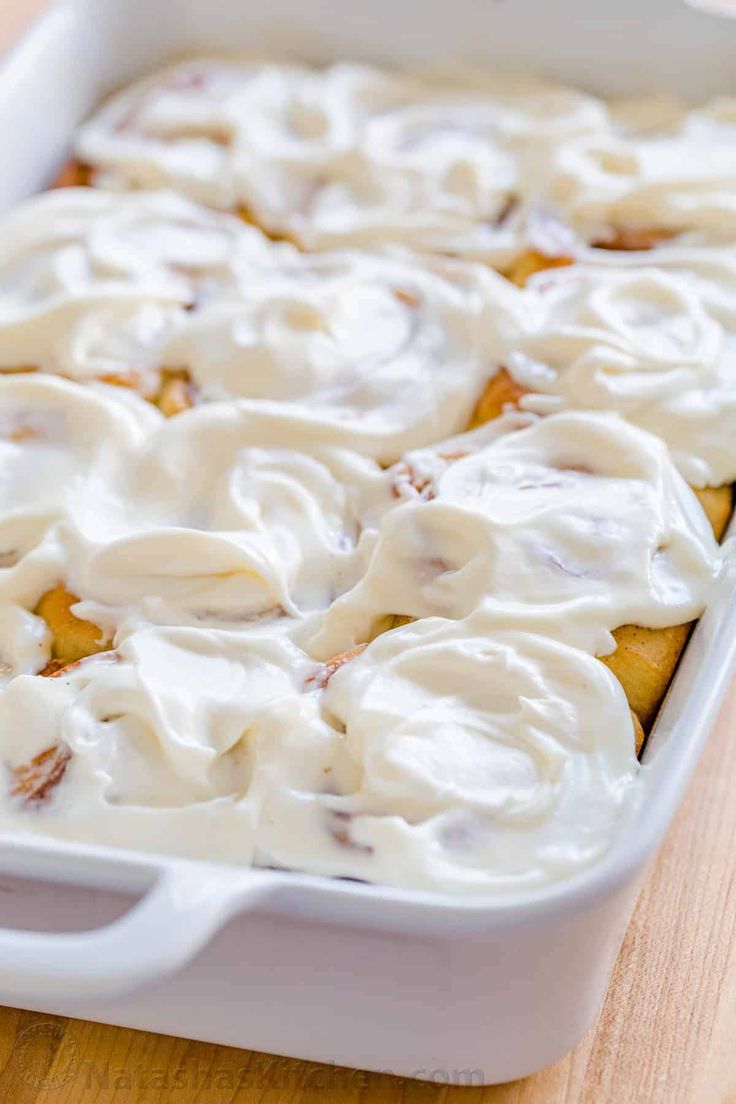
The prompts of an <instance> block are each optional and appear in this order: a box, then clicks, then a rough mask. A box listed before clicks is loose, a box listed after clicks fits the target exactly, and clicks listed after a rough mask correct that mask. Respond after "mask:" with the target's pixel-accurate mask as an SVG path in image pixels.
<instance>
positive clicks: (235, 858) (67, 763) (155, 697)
mask: <svg viewBox="0 0 736 1104" xmlns="http://www.w3.org/2000/svg"><path fill="white" fill-rule="evenodd" d="M312 666H313V664H310V662H309V660H308V659H306V657H305V656H304V655H303V654H302V653H300V652H299V651H298V650H297V649H296V648H295V647H294V646H293V645H291V644H289V642H288V640H286V639H285V638H283V637H282V638H276V637H273V636H268V635H261V636H258V635H257V634H250V635H248V636H247V637H244V636H242V635H240V634H236V633H227V632H214V631H203V630H191V629H186V628H170V629H163V628H151V629H148V630H145V631H139V632H136V633H134V634H133V635H131V636H130V637H128V638H127V639H125V640H123V641H121V642H120V643H119V644H118V647H117V650H116V652H115V653H113V655H112V658H111V657H110V655H109V654H108V655H107V656H97V657H94V658H92V659H89V660H86V661H85V662H84V663H83V664H81V665H80V666H79V667H78V668H77V669H75V670H71V671H69V672H68V673H67V674H66V675H65V677H64V678H63V679H47V678H38V677H35V678H34V677H30V676H26V675H21V676H19V677H18V678H16V679H14V680H13V682H12V683H10V685H9V686H8V687H7V688H6V689H5V690H4V692H3V693H2V694H1V695H0V758H1V759H2V761H3V763H4V773H5V775H6V785H5V786H3V788H2V797H1V798H0V825H2V828H3V830H11V831H14V832H20V833H24V832H41V833H45V834H47V833H51V834H52V835H54V836H56V837H57V838H62V839H71V840H77V841H84V842H92V843H96V844H100V843H108V844H112V845H114V846H125V847H133V848H135V849H138V850H147V851H148V850H161V849H163V850H165V851H167V852H169V853H174V854H181V855H188V856H193V857H199V858H206V859H208V860H213V859H217V860H220V861H231V862H245V863H248V862H251V861H253V852H254V844H255V837H256V827H257V826H256V823H255V820H256V818H255V816H254V809H255V808H256V803H255V802H249V801H248V799H247V794H248V789H249V779H250V775H251V773H252V771H253V769H254V765H255V759H254V756H255V754H256V734H257V733H258V732H259V731H260V729H261V727H262V726H265V725H266V724H267V719H268V714H269V710H270V709H271V708H272V706H274V705H278V706H279V707H280V708H283V702H284V701H288V700H291V699H292V698H295V697H296V696H297V694H298V695H299V697H300V698H301V697H304V695H301V693H300V691H299V688H300V686H301V684H302V683H303V681H304V678H305V675H306V674H307V673H308V672H309V670H310V667H312ZM302 743H303V756H302V757H301V758H299V759H298V760H297V763H298V770H299V774H300V776H301V779H302V782H303V784H304V785H306V786H307V787H316V786H317V785H318V784H319V783H320V779H321V778H324V773H323V768H324V766H325V763H328V762H329V758H327V757H326V755H325V754H320V753H319V748H318V749H317V750H316V751H315V750H314V749H311V750H310V744H309V738H308V734H307V733H306V732H305V736H304V739H303V741H302ZM54 755H55V756H56V757H57V758H56V769H55V770H54V772H53V773H50V771H49V767H48V763H49V759H51V762H52V763H53V758H52V757H53V756H54ZM310 755H311V758H310ZM293 772H294V767H292V774H293ZM36 775H37V777H36Z"/></svg>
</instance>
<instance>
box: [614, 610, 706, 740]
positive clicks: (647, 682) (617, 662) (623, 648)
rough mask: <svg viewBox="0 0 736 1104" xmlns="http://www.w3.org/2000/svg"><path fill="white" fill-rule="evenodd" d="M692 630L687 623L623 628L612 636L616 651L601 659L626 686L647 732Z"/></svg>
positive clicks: (630, 701) (627, 696) (626, 691)
mask: <svg viewBox="0 0 736 1104" xmlns="http://www.w3.org/2000/svg"><path fill="white" fill-rule="evenodd" d="M691 627H692V625H691V624H687V625H670V626H668V627H667V628H665V629H647V628H644V627H643V626H641V625H622V626H621V628H620V629H616V630H615V632H614V634H613V635H614V638H615V640H616V650H615V652H612V653H611V655H607V656H600V657H599V658H600V660H601V663H605V665H606V667H608V669H609V670H610V671H612V672H613V674H614V675H615V676H616V678H617V679H618V681H619V682H620V683H621V685H622V686H623V688H624V693H625V694H626V698H627V700H628V703H629V705H630V707H631V708H632V709H633V711H634V712H635V713H636V714H637V716H638V717H639V720H640V721H641V724H642V727H643V729H644V731H645V732H648V731H649V729H650V728H651V726H652V724H653V722H654V718H655V717H656V715H657V711H658V710H659V707H660V705H661V704H662V699H663V698H664V695H665V693H666V692H667V687H668V686H669V684H670V681H671V679H672V676H673V674H674V673H675V668H676V666H677V661H678V660H679V658H680V655H681V653H682V649H683V648H684V647H685V643H686V642H687V638H688V636H689V635H690V629H691Z"/></svg>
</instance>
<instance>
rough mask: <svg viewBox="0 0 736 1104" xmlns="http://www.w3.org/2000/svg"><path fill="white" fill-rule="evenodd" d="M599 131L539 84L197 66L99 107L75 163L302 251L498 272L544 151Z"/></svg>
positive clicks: (582, 100)
mask: <svg viewBox="0 0 736 1104" xmlns="http://www.w3.org/2000/svg"><path fill="white" fill-rule="evenodd" d="M604 120H605V110H604V108H603V105H601V104H599V103H597V102H596V101H595V100H594V99H593V98H592V97H590V96H586V95H584V94H582V93H579V92H575V91H573V90H572V89H568V88H564V87H562V86H559V85H554V84H552V83H548V82H543V81H535V80H521V79H508V78H507V79H500V80H494V79H491V78H489V77H486V76H483V75H481V74H475V75H474V76H473V77H472V78H471V77H469V76H468V75H467V74H465V75H464V77H463V79H459V78H458V77H457V76H456V75H454V74H450V73H440V72H436V73H432V74H418V73H417V74H399V73H395V72H389V71H380V70H377V69H374V68H370V67H367V66H362V65H348V64H340V65H336V66H330V67H328V68H326V69H324V70H312V69H306V68H303V67H297V66H290V65H278V64H273V63H269V62H263V61H261V62H259V61H248V60H244V61H240V62H238V61H229V60H224V59H217V58H209V59H207V58H205V59H199V60H196V61H192V62H184V63H182V64H179V65H177V66H174V67H172V68H170V69H168V70H165V71H164V72H163V73H159V74H156V75H154V76H153V77H149V78H146V79H145V80H144V81H142V82H141V83H139V84H137V85H134V86H133V87H132V88H128V89H125V90H124V91H123V92H122V93H120V94H119V95H117V96H115V97H113V98H112V99H111V100H110V101H109V102H108V103H107V104H106V105H105V106H104V107H103V108H102V109H101V110H100V111H99V112H98V113H97V114H95V115H94V116H93V117H92V118H91V119H90V120H89V121H88V122H87V123H86V124H85V125H84V126H83V127H82V128H81V129H80V132H79V135H78V139H77V144H76V153H77V155H78V156H79V157H80V158H81V159H82V160H83V161H85V162H88V163H89V164H90V165H92V166H94V167H95V169H96V170H98V177H97V179H98V181H99V183H100V184H101V185H103V186H104V187H110V188H123V189H125V188H131V187H144V188H151V187H161V186H163V185H166V186H171V187H174V188H177V189H180V190H182V191H183V192H184V193H185V194H187V195H189V196H191V197H192V198H194V199H197V200H198V201H200V202H203V203H207V204H210V205H212V206H215V207H220V208H224V209H227V210H236V209H238V208H246V209H247V210H248V211H250V212H251V213H252V214H253V215H254V216H255V217H256V219H257V221H258V222H259V223H260V224H261V225H263V226H264V227H265V228H267V229H268V230H269V231H271V232H276V233H285V234H287V235H289V236H290V237H292V238H294V239H295V240H297V241H298V242H299V243H300V244H301V245H302V246H304V247H305V248H307V249H325V248H334V247H335V246H336V245H340V246H345V245H350V246H354V245H366V244H375V243H376V242H381V243H382V242H386V241H392V242H396V243H401V244H405V245H410V246H412V247H413V248H421V249H427V250H432V251H439V252H450V253H457V254H459V255H462V256H465V257H473V258H477V259H483V260H487V261H488V260H490V261H492V262H493V263H502V262H503V261H504V260H509V259H510V258H512V257H513V255H514V254H515V253H516V252H517V251H518V249H519V248H520V247H521V246H522V245H523V244H524V242H525V241H526V239H527V226H526V218H525V214H524V211H523V210H522V208H525V207H526V206H527V205H528V203H529V202H530V201H531V199H532V196H533V197H534V198H537V193H539V194H540V195H541V194H543V189H541V187H535V186H533V185H537V184H539V185H541V184H542V182H543V179H544V178H543V175H542V168H541V166H542V165H543V164H544V160H545V158H544V151H545V150H546V149H547V148H548V147H549V146H550V145H551V144H553V143H554V142H555V141H563V140H565V139H567V138H569V137H571V136H574V135H579V134H587V133H588V132H591V131H592V132H593V133H595V132H597V131H598V130H599V129H600V128H601V126H603V125H604ZM520 197H521V198H522V203H521V204H519V202H518V200H519V198H520ZM517 207H520V210H518V211H517ZM511 215H513V217H509V216H511Z"/></svg>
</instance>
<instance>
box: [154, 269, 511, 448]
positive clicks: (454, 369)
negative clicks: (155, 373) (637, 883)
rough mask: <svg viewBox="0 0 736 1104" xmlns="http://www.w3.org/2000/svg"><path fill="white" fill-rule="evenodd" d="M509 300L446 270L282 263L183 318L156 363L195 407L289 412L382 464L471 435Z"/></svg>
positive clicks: (491, 278) (507, 319)
mask: <svg viewBox="0 0 736 1104" xmlns="http://www.w3.org/2000/svg"><path fill="white" fill-rule="evenodd" d="M513 291H514V289H513V288H510V287H509V285H508V284H507V282H506V281H504V280H503V279H501V277H498V276H496V275H495V274H494V273H491V272H489V271H487V270H485V269H483V268H480V267H478V268H476V267H474V266H469V265H463V264H458V263H454V262H450V261H445V260H437V261H435V262H433V261H428V262H426V263H424V262H422V261H419V260H415V259H412V258H410V257H409V256H404V255H401V256H392V257H374V256H371V255H369V254H361V253H345V254H339V253H338V254H323V255H321V256H317V257H304V256H291V257H289V258H288V259H287V258H286V257H283V258H282V262H281V263H279V264H277V265H274V266H273V267H272V268H271V269H268V270H264V269H260V270H258V273H257V279H255V278H254V274H253V271H252V270H251V271H248V272H247V273H245V274H244V276H243V278H242V279H241V281H240V283H239V286H238V288H237V291H236V294H235V295H234V296H230V297H228V296H227V295H222V296H219V297H216V298H215V299H213V300H210V301H209V302H207V303H205V304H204V305H203V306H202V308H201V309H199V310H195V311H193V312H191V313H190V314H189V315H188V316H187V317H186V319H184V320H183V322H182V324H181V325H180V326H179V327H177V329H176V331H174V332H173V333H172V335H171V337H170V339H169V340H168V342H166V343H165V344H164V347H163V348H162V352H161V356H162V358H163V363H165V364H170V365H183V366H185V367H186V368H187V370H188V372H189V373H190V375H191V378H192V380H193V382H194V383H195V385H196V386H197V387H198V388H199V390H200V392H201V395H202V397H203V398H204V399H225V398H233V397H235V398H243V399H248V400H255V401H256V402H257V403H259V404H263V403H266V404H267V405H268V409H270V410H274V409H276V405H275V404H278V406H279V407H281V406H282V404H288V406H289V407H290V408H291V409H292V412H293V413H292V416H293V417H295V418H298V419H300V420H308V421H310V422H314V421H318V422H319V423H320V424H321V425H322V426H323V434H324V436H325V438H326V439H328V440H335V441H340V442H342V443H343V444H345V445H347V446H349V447H350V448H353V449H355V450H357V451H360V452H364V453H368V454H370V455H373V456H375V457H376V458H377V459H379V460H380V461H382V462H384V463H390V462H392V461H393V460H396V459H397V458H398V457H399V456H401V454H402V453H403V452H404V451H405V450H406V449H407V448H413V447H417V446H420V445H423V444H428V443H429V442H431V441H435V440H437V439H440V438H442V437H446V436H448V435H449V434H451V433H456V432H458V431H459V430H461V429H464V428H465V426H466V425H467V424H468V421H469V419H470V415H471V412H472V409H473V406H474V403H475V401H476V399H477V397H478V394H479V392H480V390H481V389H482V386H483V381H484V380H485V378H486V377H487V375H488V373H489V370H491V369H492V368H493V366H494V365H495V363H496V361H495V356H496V355H497V354H498V352H499V351H500V349H501V348H502V347H503V343H502V342H503V335H505V334H506V333H507V332H510V331H511V329H512V325H513V324H515V321H516V314H515V312H516V310H518V303H517V300H516V298H515V297H514V295H513ZM514 328H515V325H514Z"/></svg>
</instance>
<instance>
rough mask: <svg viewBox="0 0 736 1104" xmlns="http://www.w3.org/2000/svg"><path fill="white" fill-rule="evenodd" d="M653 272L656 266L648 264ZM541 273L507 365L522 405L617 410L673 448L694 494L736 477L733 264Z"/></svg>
mask: <svg viewBox="0 0 736 1104" xmlns="http://www.w3.org/2000/svg"><path fill="white" fill-rule="evenodd" d="M651 262H653V264H654V265H656V267H653V265H652V263H651ZM651 262H650V261H649V260H648V259H647V255H646V254H639V255H638V256H634V255H631V256H629V257H628V258H627V259H626V260H624V261H621V262H619V263H617V264H616V265H615V266H614V265H612V264H611V265H608V266H606V265H601V264H580V265H575V266H573V267H572V268H568V269H557V270H556V271H554V272H550V273H542V274H540V275H539V276H537V277H535V278H534V279H533V280H532V281H531V283H530V285H529V287H528V288H527V289H526V290H525V291H524V292H523V297H524V298H525V299H526V300H527V304H528V306H527V309H525V310H523V311H521V312H520V314H519V317H520V318H522V319H523V324H522V327H521V330H520V331H519V332H517V334H516V335H515V336H514V337H513V338H512V340H511V341H510V342H509V347H508V350H507V352H506V357H505V362H506V363H507V365H508V368H509V370H510V371H511V373H512V375H513V376H514V378H515V379H516V380H517V382H518V383H520V384H521V385H522V386H523V387H525V388H527V389H528V390H530V391H531V392H536V393H535V394H530V395H526V396H525V397H524V399H523V400H522V406H523V407H524V409H527V410H533V411H536V412H538V413H545V412H547V411H550V410H558V409H560V408H561V407H564V408H568V409H569V408H573V409H575V408H577V409H580V410H583V409H593V410H596V409H598V410H615V411H616V412H617V413H619V414H621V415H622V416H623V417H624V418H626V419H627V420H628V421H630V422H632V423H634V424H636V425H639V426H641V427H643V428H644V429H648V430H650V431H651V432H653V433H656V434H657V436H659V437H661V438H662V439H663V440H665V441H666V442H667V444H668V445H669V447H670V450H671V452H672V456H673V459H674V461H675V463H676V464H677V466H678V467H679V469H680V471H681V472H682V474H683V475H684V476H685V478H686V479H687V480H688V481H689V482H690V483H692V484H694V485H696V486H704V485H712V486H719V485H721V484H722V483H726V482H731V481H733V480H734V479H736V458H735V457H734V450H733V439H734V434H735V433H736V394H735V393H734V386H733V384H734V379H736V308H735V307H734V295H735V294H736V268H735V266H734V262H733V258H732V257H730V256H728V255H727V254H726V253H725V252H721V251H718V250H703V249H686V248H670V247H663V248H662V249H659V250H656V251H655V254H654V256H653V257H652V258H651Z"/></svg>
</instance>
